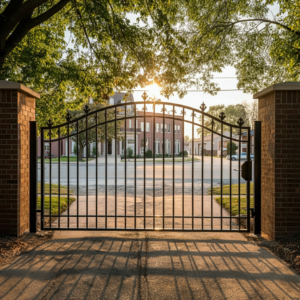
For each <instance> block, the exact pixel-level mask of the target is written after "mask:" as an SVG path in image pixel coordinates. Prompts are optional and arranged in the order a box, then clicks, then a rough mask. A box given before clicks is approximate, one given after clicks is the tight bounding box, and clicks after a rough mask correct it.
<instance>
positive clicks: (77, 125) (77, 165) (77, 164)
mask: <svg viewBox="0 0 300 300" xmlns="http://www.w3.org/2000/svg"><path fill="white" fill-rule="evenodd" d="M76 128H77V130H76V149H77V153H76V155H77V157H76V158H77V163H76V167H77V220H76V221H77V228H78V227H79V155H78V154H79V153H78V151H79V148H78V147H79V142H78V140H79V139H78V137H79V134H78V131H79V123H78V120H77V122H76Z"/></svg>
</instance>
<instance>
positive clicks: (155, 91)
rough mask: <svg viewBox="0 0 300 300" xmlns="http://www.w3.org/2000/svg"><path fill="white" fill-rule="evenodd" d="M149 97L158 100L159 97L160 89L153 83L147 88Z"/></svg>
mask: <svg viewBox="0 0 300 300" xmlns="http://www.w3.org/2000/svg"><path fill="white" fill-rule="evenodd" d="M149 94H150V95H149V96H150V97H156V98H159V96H160V87H159V86H158V85H157V84H156V83H154V84H151V85H150V86H149Z"/></svg>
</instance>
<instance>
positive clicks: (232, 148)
mask: <svg viewBox="0 0 300 300" xmlns="http://www.w3.org/2000/svg"><path fill="white" fill-rule="evenodd" d="M230 144H231V155H234V154H236V150H237V149H238V148H239V147H238V146H237V145H236V144H235V143H234V142H231V143H230V142H228V143H227V155H230Z"/></svg>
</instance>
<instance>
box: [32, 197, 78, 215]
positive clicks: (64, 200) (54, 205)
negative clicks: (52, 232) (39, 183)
mask: <svg viewBox="0 0 300 300" xmlns="http://www.w3.org/2000/svg"><path fill="white" fill-rule="evenodd" d="M74 201H75V198H72V197H70V201H69V203H70V205H71V204H72V203H73V202H74ZM44 206H45V210H46V211H49V210H50V197H48V196H45V203H44ZM37 208H38V209H41V197H40V196H39V197H38V199H37ZM67 208H68V197H60V213H63V212H64V211H65V210H66V209H67ZM51 214H53V215H58V197H55V196H54V197H53V196H52V197H51Z"/></svg>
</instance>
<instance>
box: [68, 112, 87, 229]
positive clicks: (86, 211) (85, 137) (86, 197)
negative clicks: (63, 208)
mask: <svg viewBox="0 0 300 300" xmlns="http://www.w3.org/2000/svg"><path fill="white" fill-rule="evenodd" d="M85 130H86V131H85V144H86V148H85V149H86V155H85V156H86V157H85V159H86V164H85V167H86V173H85V184H86V188H85V201H86V228H88V227H89V224H88V222H89V219H88V214H89V204H88V202H89V196H88V194H89V186H88V184H89V182H88V174H89V167H88V162H89V159H88V157H89V144H88V142H89V141H88V117H87V116H86V117H85ZM68 151H69V149H68ZM68 157H69V155H68ZM68 165H69V164H68ZM68 228H69V225H68Z"/></svg>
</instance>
